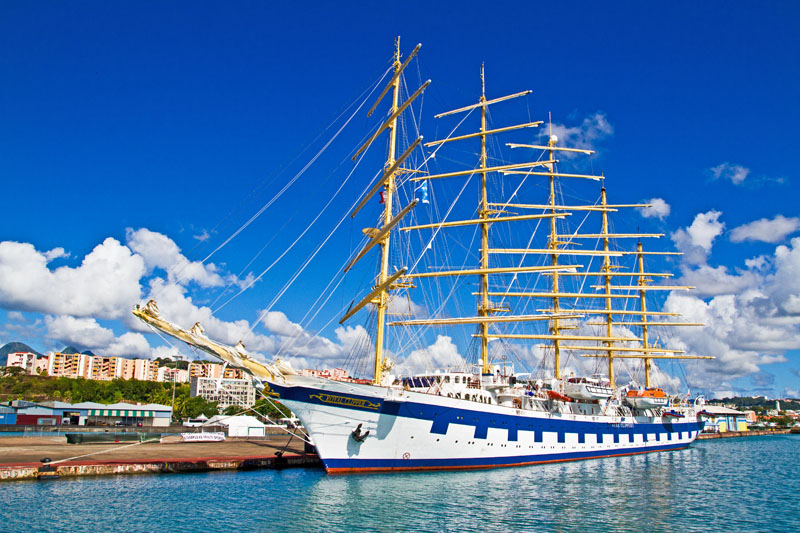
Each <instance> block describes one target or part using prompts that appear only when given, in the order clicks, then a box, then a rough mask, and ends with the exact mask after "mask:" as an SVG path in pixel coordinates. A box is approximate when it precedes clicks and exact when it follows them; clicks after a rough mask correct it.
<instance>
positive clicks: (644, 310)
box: [636, 241, 652, 389]
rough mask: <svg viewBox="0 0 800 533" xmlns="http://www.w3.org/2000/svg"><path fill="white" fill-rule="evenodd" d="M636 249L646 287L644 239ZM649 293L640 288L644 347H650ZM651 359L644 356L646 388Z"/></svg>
mask: <svg viewBox="0 0 800 533" xmlns="http://www.w3.org/2000/svg"><path fill="white" fill-rule="evenodd" d="M636 251H637V252H638V255H639V259H638V263H639V280H638V283H639V287H644V286H645V285H646V284H647V278H645V277H644V254H642V241H639V244H638V245H637V246H636ZM646 295H647V291H645V290H644V289H643V288H642V289H640V290H639V307H640V309H641V311H642V346H643V347H644V348H649V345H648V343H647V301H646V299H645V296H646ZM650 361H652V359H650V358H649V357H645V358H644V386H645V388H646V389H649V388H650Z"/></svg>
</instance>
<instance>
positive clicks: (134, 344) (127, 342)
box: [45, 315, 152, 357]
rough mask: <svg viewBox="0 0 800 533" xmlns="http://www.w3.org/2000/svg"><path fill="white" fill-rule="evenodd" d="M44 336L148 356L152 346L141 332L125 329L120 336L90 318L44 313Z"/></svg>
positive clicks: (113, 352) (102, 352) (112, 352)
mask: <svg viewBox="0 0 800 533" xmlns="http://www.w3.org/2000/svg"><path fill="white" fill-rule="evenodd" d="M45 326H46V327H47V336H48V337H49V338H51V339H53V340H56V341H60V342H63V343H65V344H74V345H76V346H80V347H82V348H87V349H89V350H91V351H92V352H94V353H95V354H97V355H106V356H111V355H116V356H126V357H150V356H151V352H152V349H151V347H150V344H149V343H148V342H147V339H145V338H144V335H142V334H141V333H132V332H127V333H123V334H122V335H120V336H119V337H117V336H116V335H114V332H113V331H112V330H110V329H108V328H104V327H102V326H101V325H100V324H98V323H97V321H96V320H95V319H93V318H75V317H72V316H65V315H60V316H47V317H45Z"/></svg>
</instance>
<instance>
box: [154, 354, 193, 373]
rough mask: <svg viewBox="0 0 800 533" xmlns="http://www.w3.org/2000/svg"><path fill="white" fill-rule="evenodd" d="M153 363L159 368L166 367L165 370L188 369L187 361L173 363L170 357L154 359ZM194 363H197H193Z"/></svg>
mask: <svg viewBox="0 0 800 533" xmlns="http://www.w3.org/2000/svg"><path fill="white" fill-rule="evenodd" d="M154 361H158V366H159V367H163V366H165V367H167V368H179V369H181V370H188V369H189V361H175V360H174V359H172V358H170V357H156V358H155V359H154ZM194 362H195V363H196V362H197V361H194Z"/></svg>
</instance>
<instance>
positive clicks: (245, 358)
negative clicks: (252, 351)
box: [133, 300, 297, 380]
mask: <svg viewBox="0 0 800 533" xmlns="http://www.w3.org/2000/svg"><path fill="white" fill-rule="evenodd" d="M133 314H134V315H135V316H136V317H137V318H139V319H140V320H141V321H142V322H144V323H146V324H148V325H150V326H152V327H154V328H156V329H158V330H160V331H163V332H164V333H166V334H167V335H170V336H171V337H175V338H176V339H179V340H182V341H183V342H185V343H186V344H188V345H190V346H194V347H196V348H199V349H201V350H203V351H204V352H206V353H208V354H210V355H212V356H214V357H216V358H218V359H221V360H223V361H226V362H228V363H230V364H232V365H234V366H237V367H241V368H245V369H247V370H248V371H249V372H250V373H251V374H253V375H254V376H255V377H257V378H262V379H268V380H278V379H281V378H282V377H283V376H285V375H288V374H296V373H297V372H295V371H294V370H293V369H292V367H291V365H290V364H289V363H287V362H284V361H281V360H280V359H278V360H277V361H275V362H274V363H261V362H259V361H256V360H255V359H253V358H252V357H251V356H250V355H249V354H248V353H247V350H246V349H245V347H244V344H243V343H242V341H239V342H238V343H237V344H236V346H228V345H225V344H222V343H219V342H216V341H213V340H211V339H209V338H208V337H206V335H205V332H204V330H203V326H201V325H200V323H199V322H198V323H196V324H195V325H194V326H192V328H191V329H190V330H188V331H187V330H185V329H183V328H181V327H180V326H177V325H175V324H172V323H170V322H168V321H166V320H164V319H163V318H162V317H161V314H160V313H159V311H158V305H157V304H156V302H155V300H150V301H149V302H147V304H145V305H144V306H140V305H137V306H135V307H134V308H133Z"/></svg>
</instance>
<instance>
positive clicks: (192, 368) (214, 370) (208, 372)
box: [189, 363, 244, 379]
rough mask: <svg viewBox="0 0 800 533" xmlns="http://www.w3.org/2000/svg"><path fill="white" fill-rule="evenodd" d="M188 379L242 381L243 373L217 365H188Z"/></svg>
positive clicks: (239, 370)
mask: <svg viewBox="0 0 800 533" xmlns="http://www.w3.org/2000/svg"><path fill="white" fill-rule="evenodd" d="M223 368H224V370H223ZM189 378H190V379H191V378H213V379H219V378H225V379H243V378H244V372H242V369H241V368H234V367H228V366H225V365H221V364H218V363H189Z"/></svg>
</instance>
